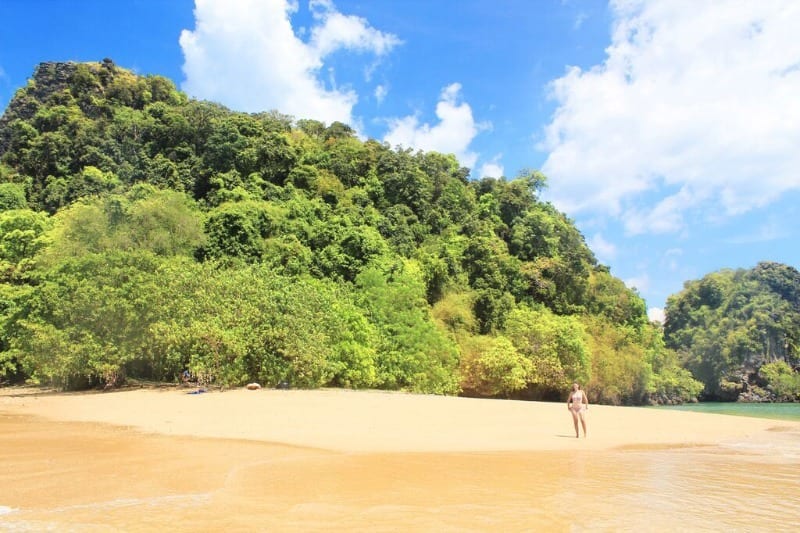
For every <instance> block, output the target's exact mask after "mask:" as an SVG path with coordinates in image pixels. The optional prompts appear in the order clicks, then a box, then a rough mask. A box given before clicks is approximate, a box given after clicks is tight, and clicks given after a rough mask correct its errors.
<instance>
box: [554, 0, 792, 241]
mask: <svg viewBox="0 0 800 533" xmlns="http://www.w3.org/2000/svg"><path fill="white" fill-rule="evenodd" d="M612 8H613V11H614V16H615V23H614V30H613V34H612V42H611V44H610V46H609V47H608V48H607V49H606V53H607V57H606V60H605V61H604V62H603V64H601V65H596V66H594V67H592V68H591V69H588V70H581V69H579V68H577V67H572V68H570V69H568V71H567V72H566V74H565V75H564V76H563V77H561V78H559V79H557V80H555V81H553V82H552V84H551V86H550V88H551V90H552V96H553V97H554V98H555V100H556V101H557V103H558V108H557V109H556V111H555V113H554V115H553V119H552V122H551V123H550V124H549V125H548V126H547V127H546V129H545V140H544V141H543V142H542V143H541V145H540V147H541V148H543V149H545V150H547V151H548V152H549V154H548V157H547V160H546V162H545V164H544V165H543V170H544V172H545V174H547V175H548V177H549V178H550V179H549V184H550V188H549V193H550V195H551V197H552V199H553V201H554V202H555V203H556V204H557V205H558V206H559V207H560V208H561V209H563V210H565V211H567V212H568V213H571V214H574V213H577V212H596V213H605V214H610V215H612V216H616V217H618V218H620V219H621V220H623V221H624V223H625V226H626V230H627V231H628V232H629V233H634V234H636V233H646V232H647V233H658V232H673V231H679V230H680V229H681V228H683V227H685V225H686V222H685V220H684V216H685V214H686V213H687V212H688V211H692V210H697V211H700V210H703V211H704V212H706V213H714V214H715V215H718V216H732V215H736V214H740V213H743V212H746V211H748V210H751V209H754V208H756V207H760V206H764V205H767V204H769V203H770V202H772V201H774V200H775V199H776V198H778V197H779V196H780V195H781V194H783V193H785V192H787V191H790V190H793V189H800V173H799V172H798V170H797V169H798V168H800V151H798V150H797V146H798V145H800V99H798V98H797V96H796V95H797V94H800V39H798V38H797V28H800V3H798V2H796V1H794V0H784V1H777V0H776V1H769V2H767V1H764V2H741V1H738V0H719V1H713V2H711V1H703V2H696V1H690V0H652V1H644V0H615V1H612Z"/></svg>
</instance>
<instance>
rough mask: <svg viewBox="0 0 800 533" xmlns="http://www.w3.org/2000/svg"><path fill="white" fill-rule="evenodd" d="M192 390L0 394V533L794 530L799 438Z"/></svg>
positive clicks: (669, 417) (722, 425) (721, 428)
mask: <svg viewBox="0 0 800 533" xmlns="http://www.w3.org/2000/svg"><path fill="white" fill-rule="evenodd" d="M186 392H187V390H185V389H168V390H144V389H142V390H131V391H121V392H113V393H86V394H38V393H35V391H32V390H31V389H24V390H22V389H3V390H0V450H2V454H0V530H4V529H5V530H16V531H19V530H23V531H25V530H30V531H42V530H48V529H49V530H59V531H60V530H77V531H108V530H120V531H157V530H165V529H168V530H171V531H189V530H193V531H206V530H212V529H214V530H220V529H224V530H226V531H254V530H276V529H281V530H290V531H322V530H324V531H330V530H335V531H488V530H498V529H503V530H507V531H522V530H540V531H545V530H547V531H559V530H597V529H600V530H620V529H632V528H641V527H643V528H645V529H650V530H667V529H669V528H672V527H674V520H673V518H672V517H673V515H674V513H676V512H678V513H683V514H684V516H685V517H691V520H690V521H688V522H684V524H685V525H687V526H689V527H693V529H703V526H704V525H705V526H707V527H708V529H718V527H719V526H720V525H726V526H727V527H729V528H731V527H732V528H733V529H737V528H741V529H749V530H759V529H760V527H759V525H761V526H764V529H763V530H773V531H774V530H781V524H783V523H786V524H792V523H797V521H798V520H800V506H798V504H792V503H790V504H789V505H788V506H787V505H786V501H785V500H784V501H783V502H782V505H781V506H780V507H779V508H777V509H771V508H770V505H771V504H770V502H771V501H773V500H775V498H774V495H775V494H787V490H788V491H789V492H788V493H797V490H798V489H800V481H798V479H797V477H798V476H796V475H795V473H796V472H797V466H798V464H800V423H797V422H783V421H775V420H762V419H753V418H743V417H731V416H724V415H708V414H701V413H690V412H677V411H654V410H649V409H642V408H619V407H608V406H597V405H595V406H591V408H590V411H589V424H590V425H589V437H588V438H585V439H584V438H580V439H576V438H575V437H574V432H573V428H572V421H571V417H570V415H569V413H568V412H567V409H566V405H565V404H563V403H558V404H551V403H537V402H512V401H499V400H476V399H467V398H452V397H440V396H421V395H408V394H396V393H381V392H353V391H334V390H323V391H293V390H292V391H274V390H259V391H246V390H235V391H227V392H224V393H218V392H210V393H206V394H198V395H192V394H186ZM709 491H710V493H711V494H713V495H714V497H715V498H716V501H717V505H716V506H709V505H708V502H707V501H704V499H703V498H704V494H708V493H709ZM737 498H738V500H737ZM576 502H580V505H579V506H577V507H576V505H575V503H576ZM743 505H745V506H747V505H752V506H754V507H757V508H758V512H762V513H763V514H764V517H763V520H769V519H770V516H773V515H774V516H776V517H777V520H778V522H772V523H770V522H768V521H767V522H764V521H763V520H762V521H760V522H759V521H758V520H756V521H755V522H753V517H754V516H755V517H756V519H758V517H759V516H760V515H759V514H758V512H756V511H752V512H750V513H749V514H746V515H741V514H737V513H736V512H735V511H734V510H735V509H741V507H742V506H743ZM728 506H730V508H728ZM693 508H696V512H694V513H688V514H687V510H691V509H693ZM576 510H579V512H576ZM753 513H755V515H754V514H753ZM740 517H741V518H740ZM687 520H688V518H687ZM692 520H693V521H692ZM709 520H710V521H711V523H709V522H708V521H709ZM737 520H741V522H737ZM784 520H788V521H787V522H783V521H784ZM712 526H713V527H712ZM787 530H788V529H787Z"/></svg>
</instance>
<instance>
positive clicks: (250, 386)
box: [247, 383, 261, 390]
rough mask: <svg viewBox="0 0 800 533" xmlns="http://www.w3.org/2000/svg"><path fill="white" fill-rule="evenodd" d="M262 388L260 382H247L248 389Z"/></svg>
mask: <svg viewBox="0 0 800 533" xmlns="http://www.w3.org/2000/svg"><path fill="white" fill-rule="evenodd" d="M260 388H261V385H259V384H258V383H248V384H247V390H258V389H260Z"/></svg>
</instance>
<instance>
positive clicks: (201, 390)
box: [186, 389, 206, 394]
mask: <svg viewBox="0 0 800 533" xmlns="http://www.w3.org/2000/svg"><path fill="white" fill-rule="evenodd" d="M205 391H206V390H205V389H197V390H193V391H192V392H187V393H186V394H203V393H204V392H205Z"/></svg>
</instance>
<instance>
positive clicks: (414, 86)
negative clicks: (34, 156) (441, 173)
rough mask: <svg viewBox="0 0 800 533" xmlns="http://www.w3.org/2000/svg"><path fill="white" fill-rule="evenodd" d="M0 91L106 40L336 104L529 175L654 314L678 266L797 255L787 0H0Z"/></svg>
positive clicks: (197, 87) (305, 109)
mask: <svg viewBox="0 0 800 533" xmlns="http://www.w3.org/2000/svg"><path fill="white" fill-rule="evenodd" d="M0 21H2V28H3V30H2V32H0V108H2V109H4V108H5V106H6V105H7V104H8V102H9V100H10V99H11V97H12V96H13V93H14V91H15V90H16V89H17V88H18V87H20V86H22V85H24V84H25V82H26V79H27V78H29V77H30V75H31V74H32V72H33V69H34V67H35V65H36V64H37V63H39V62H41V61H63V60H75V61H98V60H101V59H103V58H105V57H110V58H112V59H113V60H114V61H115V62H116V63H117V64H118V65H120V66H123V67H126V68H130V69H132V70H134V71H136V72H139V73H141V74H160V75H164V76H167V77H169V78H171V79H173V80H174V81H175V83H176V84H177V85H178V86H179V87H180V88H182V89H183V90H185V91H186V92H188V93H189V94H190V95H191V96H194V97H197V98H201V99H209V100H214V101H217V102H221V103H223V104H225V105H227V106H228V107H230V108H232V109H236V110H241V111H252V112H255V111H261V110H268V109H277V110H279V111H281V112H284V113H287V114H290V115H293V116H295V117H296V118H316V119H320V120H323V121H325V122H332V121H333V120H340V121H343V122H347V123H349V124H351V125H352V126H353V127H355V128H356V129H357V131H358V132H359V134H360V135H361V136H362V137H372V138H375V139H379V140H382V141H386V142H389V143H390V144H392V145H400V146H405V147H412V148H420V149H424V150H437V151H442V152H448V153H454V154H456V156H457V157H458V158H459V160H460V161H461V162H462V164H464V165H465V166H469V167H470V168H471V169H472V177H474V178H480V177H481V176H485V175H488V176H500V175H504V176H507V177H509V178H511V177H514V176H516V175H517V173H518V172H519V171H520V170H521V169H523V168H535V169H541V170H542V171H544V172H545V174H546V175H547V176H548V183H549V187H548V189H547V191H546V192H545V194H544V197H545V199H547V200H550V201H552V202H554V203H555V204H556V205H557V206H558V207H559V208H560V209H561V210H562V211H564V212H566V213H567V214H568V215H569V216H570V217H571V218H572V219H573V220H575V222H576V224H577V225H578V227H579V228H580V230H581V231H582V232H583V234H584V236H585V237H586V240H587V242H588V243H589V245H590V247H591V248H592V250H593V251H594V252H595V254H596V255H597V257H598V259H599V260H600V261H601V262H602V263H604V264H607V265H609V266H610V267H611V271H612V273H613V274H614V275H616V276H618V277H620V278H621V279H623V280H625V281H626V283H628V284H629V285H630V286H634V287H636V288H637V289H638V291H639V292H640V294H641V295H642V296H643V297H644V298H645V299H646V301H647V304H648V307H649V308H651V310H652V312H653V316H657V315H658V310H659V309H661V308H663V306H664V304H665V301H666V299H667V297H668V296H669V295H670V294H672V293H675V292H677V291H679V290H680V289H681V288H682V286H683V282H684V281H686V280H690V279H697V278H700V277H702V276H703V275H705V274H707V273H709V272H712V271H715V270H718V269H721V268H751V267H753V266H755V264H756V263H757V262H758V261H762V260H771V261H780V262H783V263H787V264H790V265H792V266H794V267H800V246H799V245H800V230H798V226H800V225H798V223H797V220H798V207H797V206H798V204H800V149H798V148H799V147H800V98H798V97H797V95H798V94H800V39H798V38H797V36H796V33H797V28H800V2H796V1H794V0H785V1H783V0H774V1H773V0H769V1H768V0H764V1H759V2H741V1H737V0H714V1H703V0H697V1H693V0H649V1H644V0H612V1H611V2H606V1H600V0H494V1H485V0H480V1H479V0H460V1H459V2H447V1H444V0H441V1H437V0H403V1H399V0H311V1H308V0H296V1H287V0H197V1H196V2H194V1H190V0H127V1H125V0H120V1H115V2H110V1H107V0H77V1H68V0H2V2H0Z"/></svg>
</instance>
